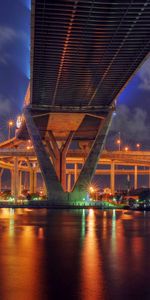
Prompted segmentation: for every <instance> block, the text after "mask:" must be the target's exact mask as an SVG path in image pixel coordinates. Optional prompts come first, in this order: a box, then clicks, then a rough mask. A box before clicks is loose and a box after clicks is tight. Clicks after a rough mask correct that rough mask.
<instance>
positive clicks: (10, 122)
mask: <svg viewBox="0 0 150 300" xmlns="http://www.w3.org/2000/svg"><path fill="white" fill-rule="evenodd" d="M13 126H14V122H13V121H12V120H10V121H9V122H8V139H9V140H10V133H11V128H12V127H13Z"/></svg>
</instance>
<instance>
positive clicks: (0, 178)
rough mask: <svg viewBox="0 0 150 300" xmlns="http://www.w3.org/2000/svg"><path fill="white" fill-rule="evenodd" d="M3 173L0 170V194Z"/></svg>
mask: <svg viewBox="0 0 150 300" xmlns="http://www.w3.org/2000/svg"><path fill="white" fill-rule="evenodd" d="M3 171H4V169H1V170H0V193H1V191H2V175H3Z"/></svg>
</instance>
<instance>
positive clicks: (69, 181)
mask: <svg viewBox="0 0 150 300" xmlns="http://www.w3.org/2000/svg"><path fill="white" fill-rule="evenodd" d="M67 191H68V192H71V174H68V188H67Z"/></svg>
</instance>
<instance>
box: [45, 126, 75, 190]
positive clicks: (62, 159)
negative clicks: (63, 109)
mask: <svg viewBox="0 0 150 300" xmlns="http://www.w3.org/2000/svg"><path fill="white" fill-rule="evenodd" d="M48 135H49V139H50V141H48V140H47V143H46V144H47V146H48V150H49V153H50V155H51V158H52V160H53V165H54V167H55V171H56V174H57V177H58V178H59V180H60V182H61V185H62V187H63V190H64V192H66V155H67V152H68V149H69V146H70V144H71V141H72V138H73V135H74V132H73V131H70V133H69V135H68V137H67V139H66V142H65V143H64V144H62V146H61V147H60V148H59V147H58V144H57V141H56V139H55V137H54V135H53V133H52V131H50V132H49V133H48ZM50 142H51V144H52V146H51V144H50ZM52 147H53V148H52Z"/></svg>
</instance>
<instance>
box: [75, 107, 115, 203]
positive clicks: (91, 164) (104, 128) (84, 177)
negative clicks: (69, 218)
mask: <svg viewBox="0 0 150 300" xmlns="http://www.w3.org/2000/svg"><path fill="white" fill-rule="evenodd" d="M112 114H113V110H111V111H110V112H109V113H108V115H107V117H106V118H105V119H104V120H103V122H102V123H101V126H100V127H99V130H98V133H97V136H96V138H95V141H94V143H93V145H92V148H91V150H90V152H89V155H88V157H87V159H86V161H85V164H84V166H83V167H82V170H81V172H80V174H79V176H78V179H77V181H76V183H75V185H74V187H73V191H72V193H71V194H70V199H71V200H73V201H79V200H82V199H85V198H86V195H87V191H88V187H89V185H90V183H91V181H92V178H93V175H94V173H95V170H96V166H97V163H98V160H99V158H100V155H101V153H102V150H103V147H104V145H105V141H106V138H107V134H108V130H109V127H110V125H111V120H112Z"/></svg>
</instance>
